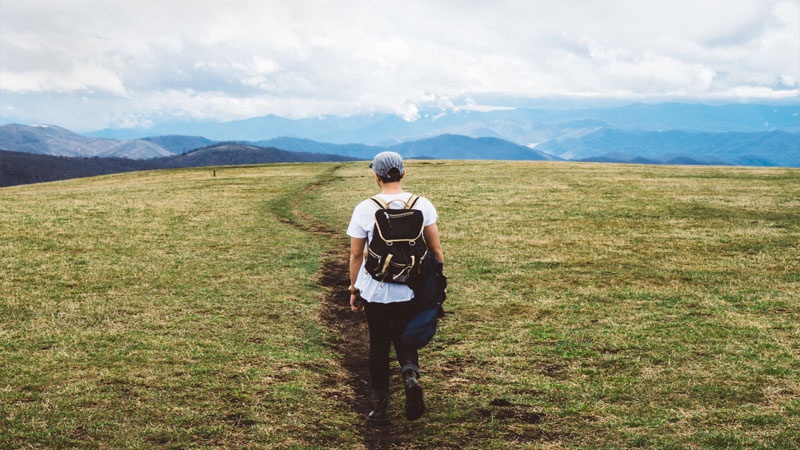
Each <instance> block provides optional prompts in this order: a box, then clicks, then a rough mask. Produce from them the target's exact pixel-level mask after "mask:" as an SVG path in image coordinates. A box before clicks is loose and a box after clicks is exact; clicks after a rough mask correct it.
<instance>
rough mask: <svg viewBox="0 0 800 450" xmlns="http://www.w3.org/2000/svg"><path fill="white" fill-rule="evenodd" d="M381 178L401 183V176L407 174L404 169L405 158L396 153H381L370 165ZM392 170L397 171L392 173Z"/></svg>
mask: <svg viewBox="0 0 800 450" xmlns="http://www.w3.org/2000/svg"><path fill="white" fill-rule="evenodd" d="M369 167H370V168H372V170H374V171H375V173H376V174H378V176H379V177H381V178H389V179H391V180H392V181H400V176H401V175H402V174H403V172H405V168H404V167H403V157H402V156H400V155H399V154H397V153H395V152H381V153H378V154H377V155H375V158H373V159H372V164H370V165H369ZM392 169H397V170H396V171H392Z"/></svg>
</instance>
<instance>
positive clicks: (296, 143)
mask: <svg viewBox="0 0 800 450" xmlns="http://www.w3.org/2000/svg"><path fill="white" fill-rule="evenodd" d="M253 144H255V145H258V146H260V147H275V148H279V149H282V150H288V151H292V152H308V153H321V154H331V155H342V156H349V157H351V158H358V159H372V157H373V156H374V155H375V154H376V153H379V152H382V151H384V150H385V149H384V148H383V147H378V146H373V145H364V144H329V143H326V142H317V141H312V140H311V139H301V138H292V137H278V138H274V139H269V140H266V141H257V142H254V143H253Z"/></svg>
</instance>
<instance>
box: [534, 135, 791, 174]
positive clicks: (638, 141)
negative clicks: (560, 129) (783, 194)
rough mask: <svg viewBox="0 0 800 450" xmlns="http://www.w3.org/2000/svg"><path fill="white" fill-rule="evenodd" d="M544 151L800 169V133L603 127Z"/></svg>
mask: <svg viewBox="0 0 800 450" xmlns="http://www.w3.org/2000/svg"><path fill="white" fill-rule="evenodd" d="M537 148H539V149H541V150H542V151H545V152H548V153H552V154H554V155H558V156H560V157H562V158H565V159H570V160H581V161H597V160H602V161H613V162H638V161H641V158H643V159H645V160H647V161H652V162H653V163H660V164H663V163H667V162H669V163H676V162H677V163H680V164H687V163H689V164H723V165H753V166H783V167H800V133H789V132H785V131H770V132H759V133H733V132H729V133H704V132H688V131H674V130H672V131H663V132H648V131H639V130H637V131H625V130H612V129H606V128H604V129H600V130H598V131H595V132H593V133H591V134H588V135H586V136H581V137H579V138H575V139H565V140H562V141H553V142H548V143H545V144H543V145H541V146H540V147H537Z"/></svg>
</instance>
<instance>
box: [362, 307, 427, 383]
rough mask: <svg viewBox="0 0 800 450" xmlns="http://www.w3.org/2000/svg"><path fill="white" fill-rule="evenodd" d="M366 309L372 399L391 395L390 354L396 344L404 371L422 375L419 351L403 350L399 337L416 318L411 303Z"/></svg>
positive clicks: (396, 352) (397, 353)
mask: <svg viewBox="0 0 800 450" xmlns="http://www.w3.org/2000/svg"><path fill="white" fill-rule="evenodd" d="M364 308H365V310H366V313H367V325H368V326H369V375H370V378H371V379H372V392H373V395H379V396H380V395H382V394H386V395H388V393H389V363H390V361H389V350H390V346H391V344H394V351H395V354H396V355H397V361H398V362H399V363H400V367H402V368H403V370H407V369H412V370H415V371H416V372H419V354H418V352H417V349H415V348H412V349H406V348H403V345H402V343H401V342H400V336H402V334H403V331H404V330H405V329H406V325H408V322H409V321H411V319H412V318H413V317H414V306H413V304H412V302H410V301H407V302H398V303H385V304H384V303H369V302H366V303H365V305H364Z"/></svg>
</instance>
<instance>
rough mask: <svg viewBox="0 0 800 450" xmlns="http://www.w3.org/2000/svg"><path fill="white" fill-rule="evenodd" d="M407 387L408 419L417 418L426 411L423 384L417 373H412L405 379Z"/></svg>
mask: <svg viewBox="0 0 800 450" xmlns="http://www.w3.org/2000/svg"><path fill="white" fill-rule="evenodd" d="M405 387H406V419H408V420H417V419H419V418H420V417H422V413H424V412H425V402H424V401H423V400H422V386H421V385H420V384H419V380H418V379H417V374H415V373H413V372H412V373H410V374H409V375H408V376H407V377H406V379H405Z"/></svg>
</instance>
